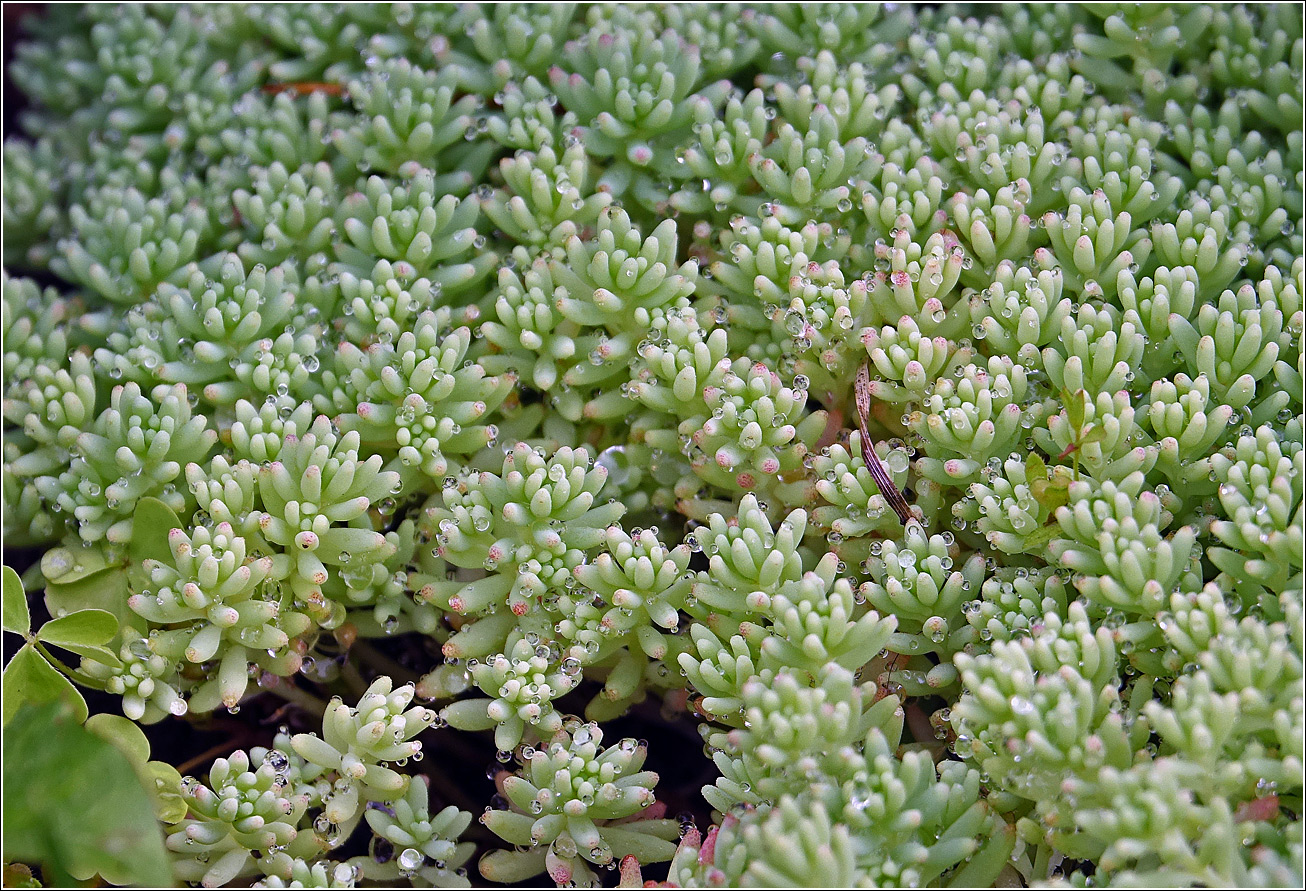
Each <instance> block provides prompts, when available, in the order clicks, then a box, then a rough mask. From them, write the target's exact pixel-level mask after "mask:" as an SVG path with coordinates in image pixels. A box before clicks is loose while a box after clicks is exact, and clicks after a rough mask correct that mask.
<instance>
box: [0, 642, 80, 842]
mask: <svg viewBox="0 0 1306 891" xmlns="http://www.w3.org/2000/svg"><path fill="white" fill-rule="evenodd" d="M3 686H4V723H5V724H6V725H8V724H9V721H10V719H11V718H13V716H14V715H15V714H16V713H17V712H18V709H19V707H21V706H22V705H23V703H32V704H41V703H46V702H58V701H60V700H63V701H66V702H69V703H71V705H72V708H73V713H74V714H75V715H77V719H78V722H79V723H80V722H81V721H85V720H86V715H87V712H88V709H87V708H86V700H85V699H83V698H82V694H81V693H80V692H79V691H78V690H77V688H76V687H74V686H73V683H72V681H70V680H68V678H66V677H64V676H63V675H61V674H60V673H59V672H58V671H57V670H55V668H54V667H53V666H51V665H50V663H49V662H46V661H45V657H44V656H42V655H41V654H40V653H39V652H37V650H36V647H35V646H33V645H32V644H31V643H26V644H24V645H23V648H22V649H20V650H19V651H18V652H17V653H15V654H14V658H12V659H10V660H9V664H8V665H6V666H5V672H4V681H3ZM6 748H7V747H6ZM7 817H8V815H7V814H6V818H7Z"/></svg>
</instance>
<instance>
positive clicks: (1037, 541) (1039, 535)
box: [1025, 523, 1061, 554]
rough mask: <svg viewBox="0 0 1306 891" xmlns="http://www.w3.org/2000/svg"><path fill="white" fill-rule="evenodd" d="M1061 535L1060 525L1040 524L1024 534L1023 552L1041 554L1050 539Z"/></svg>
mask: <svg viewBox="0 0 1306 891" xmlns="http://www.w3.org/2000/svg"><path fill="white" fill-rule="evenodd" d="M1059 535H1061V527H1060V526H1058V525H1057V524H1056V523H1051V524H1049V525H1047V526H1042V527H1040V528H1038V529H1035V530H1034V531H1033V532H1031V533H1030V534H1029V535H1027V536H1025V553H1026V554H1041V553H1042V552H1043V549H1044V548H1046V547H1047V546H1048V543H1049V542H1051V541H1052V539H1054V538H1056V537H1058V536H1059Z"/></svg>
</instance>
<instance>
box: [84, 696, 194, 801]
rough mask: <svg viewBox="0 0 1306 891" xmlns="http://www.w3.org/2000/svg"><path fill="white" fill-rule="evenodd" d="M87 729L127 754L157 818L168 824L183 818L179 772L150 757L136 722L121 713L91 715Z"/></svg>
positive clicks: (147, 745) (146, 742) (147, 742)
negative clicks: (147, 794)
mask: <svg viewBox="0 0 1306 891" xmlns="http://www.w3.org/2000/svg"><path fill="white" fill-rule="evenodd" d="M86 729H87V730H89V731H91V732H92V733H94V734H95V735H96V736H98V737H100V739H102V740H104V741H105V742H108V743H111V744H112V745H113V747H114V748H116V749H117V750H118V751H119V752H122V753H123V754H124V755H126V756H127V760H128V761H130V762H131V765H132V769H134V770H135V771H136V777H137V779H139V780H140V781H141V785H142V786H143V787H144V788H145V791H146V792H148V793H149V795H150V800H151V801H152V802H153V803H154V813H155V814H156V815H157V816H158V818H159V819H160V820H162V821H163V822H164V823H169V824H171V823H179V822H181V821H182V820H183V819H185V817H186V808H187V805H186V801H185V799H184V798H182V797H181V791H180V790H181V774H180V773H178V772H177V768H175V767H173V766H172V765H171V764H168V763H166V762H163V761H151V760H150V741H149V738H148V737H146V736H145V732H144V731H143V730H141V728H140V726H139V725H138V724H137V723H136V722H135V721H130V720H128V719H127V718H124V717H122V716H121V715H110V714H99V715H91V717H90V719H89V720H87V722H86Z"/></svg>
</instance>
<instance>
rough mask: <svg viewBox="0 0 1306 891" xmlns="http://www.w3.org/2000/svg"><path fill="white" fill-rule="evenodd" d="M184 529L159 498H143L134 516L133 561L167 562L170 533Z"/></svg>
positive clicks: (137, 504) (170, 552) (170, 509)
mask: <svg viewBox="0 0 1306 891" xmlns="http://www.w3.org/2000/svg"><path fill="white" fill-rule="evenodd" d="M181 527H182V522H181V520H180V519H178V517H177V514H176V513H175V512H174V511H173V509H172V508H170V507H168V505H166V504H164V503H163V502H162V501H160V500H159V499H157V498H142V499H141V500H140V501H138V502H136V510H135V512H134V513H133V514H132V540H131V545H130V548H131V557H132V559H133V560H135V561H137V562H140V561H141V560H167V559H168V558H170V557H171V556H172V551H171V550H170V549H169V548H168V533H169V532H171V531H172V530H173V529H178V528H181Z"/></svg>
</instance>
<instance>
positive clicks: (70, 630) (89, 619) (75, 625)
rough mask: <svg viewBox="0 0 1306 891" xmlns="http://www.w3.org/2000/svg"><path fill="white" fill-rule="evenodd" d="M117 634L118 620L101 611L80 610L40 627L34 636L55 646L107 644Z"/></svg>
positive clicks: (111, 614) (110, 614)
mask: <svg viewBox="0 0 1306 891" xmlns="http://www.w3.org/2000/svg"><path fill="white" fill-rule="evenodd" d="M117 634H118V619H117V618H116V617H115V616H114V615H113V613H107V612H105V611H104V610H102V609H80V610H78V611H77V612H75V613H69V614H68V615H66V616H60V617H59V618H57V619H51V620H50V621H48V622H46V623H45V624H44V625H42V626H41V630H40V631H38V632H36V636H37V637H38V638H40V639H41V640H43V641H45V642H46V643H51V644H54V645H55V646H59V647H62V646H65V645H67V644H83V645H88V646H99V645H101V644H107V643H108V642H109V641H111V640H113V639H114V637H116V636H117Z"/></svg>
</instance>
